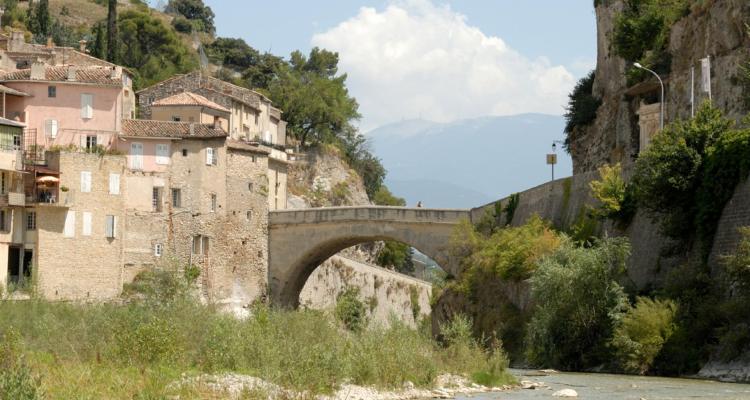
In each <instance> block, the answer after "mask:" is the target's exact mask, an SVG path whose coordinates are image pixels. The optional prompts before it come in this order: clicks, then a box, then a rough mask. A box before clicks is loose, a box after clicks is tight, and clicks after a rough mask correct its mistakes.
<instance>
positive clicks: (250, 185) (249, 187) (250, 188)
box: [247, 182, 253, 192]
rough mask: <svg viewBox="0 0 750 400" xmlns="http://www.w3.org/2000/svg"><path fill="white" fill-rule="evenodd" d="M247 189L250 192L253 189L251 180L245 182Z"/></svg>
mask: <svg viewBox="0 0 750 400" xmlns="http://www.w3.org/2000/svg"><path fill="white" fill-rule="evenodd" d="M247 190H249V191H251V192H252V191H253V183H252V182H250V183H248V184H247Z"/></svg>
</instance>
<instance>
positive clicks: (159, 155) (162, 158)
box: [154, 143, 171, 165]
mask: <svg viewBox="0 0 750 400" xmlns="http://www.w3.org/2000/svg"><path fill="white" fill-rule="evenodd" d="M160 149H161V151H160ZM154 154H155V160H156V164H157V165H169V159H170V158H171V157H170V154H169V143H157V144H156V145H155V147H154Z"/></svg>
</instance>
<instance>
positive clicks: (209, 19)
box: [166, 0, 216, 35]
mask: <svg viewBox="0 0 750 400" xmlns="http://www.w3.org/2000/svg"><path fill="white" fill-rule="evenodd" d="M166 12H168V13H171V14H179V15H182V16H183V17H185V18H187V19H188V20H190V21H192V22H193V23H194V24H195V25H194V26H195V28H196V30H197V31H200V32H206V33H210V34H212V35H213V33H214V32H215V31H216V27H215V26H214V17H215V15H214V12H213V10H211V7H208V6H206V5H205V4H203V0H169V3H168V4H167V8H166Z"/></svg>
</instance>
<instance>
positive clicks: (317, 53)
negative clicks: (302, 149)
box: [269, 47, 360, 146]
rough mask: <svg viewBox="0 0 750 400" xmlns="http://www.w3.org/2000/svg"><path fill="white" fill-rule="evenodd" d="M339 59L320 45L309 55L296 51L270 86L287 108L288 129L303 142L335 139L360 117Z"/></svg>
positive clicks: (280, 104) (278, 99)
mask: <svg viewBox="0 0 750 400" xmlns="http://www.w3.org/2000/svg"><path fill="white" fill-rule="evenodd" d="M337 63H338V54H336V53H331V52H329V51H327V50H321V49H319V48H317V47H316V48H314V49H313V50H312V51H311V52H310V56H309V57H305V56H304V55H303V54H302V53H301V52H299V51H295V52H293V53H292V55H291V57H290V62H289V65H288V66H282V67H281V68H280V69H281V70H280V71H279V73H278V76H279V79H277V80H274V81H273V82H272V83H271V85H270V87H269V92H270V95H271V99H272V100H273V101H274V103H276V104H277V106H278V107H280V108H281V109H282V110H284V111H285V116H286V119H287V122H288V125H287V129H288V130H289V131H290V132H291V133H292V134H293V135H294V136H295V137H296V138H297V139H299V140H300V142H301V144H302V145H303V146H304V145H305V144H307V143H308V140H310V141H311V142H314V143H320V142H332V141H334V138H335V137H337V136H338V135H340V134H341V133H343V132H344V131H345V130H347V129H348V128H349V127H350V123H351V121H353V120H355V119H358V118H359V117H360V115H359V112H358V111H357V109H358V108H359V105H358V104H357V101H356V100H355V99H354V98H353V97H350V96H349V92H348V90H347V88H346V85H345V82H346V74H344V75H339V76H336V71H337V67H336V65H337Z"/></svg>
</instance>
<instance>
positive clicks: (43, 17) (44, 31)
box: [35, 0, 52, 37]
mask: <svg viewBox="0 0 750 400" xmlns="http://www.w3.org/2000/svg"><path fill="white" fill-rule="evenodd" d="M36 23H37V24H38V29H39V30H38V31H37V32H35V33H37V34H38V35H39V36H42V37H47V36H49V33H50V25H52V19H51V18H50V15H49V0H40V1H39V5H38V6H37V7H36Z"/></svg>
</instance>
